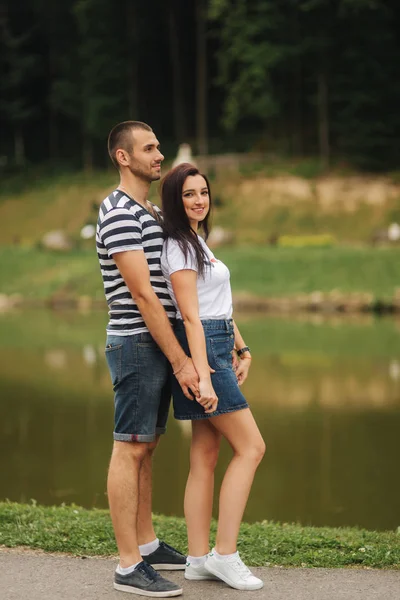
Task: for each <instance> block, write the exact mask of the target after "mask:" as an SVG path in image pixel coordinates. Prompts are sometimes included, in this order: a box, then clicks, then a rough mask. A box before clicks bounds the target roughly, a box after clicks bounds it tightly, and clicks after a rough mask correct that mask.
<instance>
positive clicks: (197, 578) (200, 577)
mask: <svg viewBox="0 0 400 600" xmlns="http://www.w3.org/2000/svg"><path fill="white" fill-rule="evenodd" d="M185 579H188V580H189V581H217V579H219V578H218V577H216V576H215V575H213V574H212V573H210V574H209V575H186V573H185Z"/></svg>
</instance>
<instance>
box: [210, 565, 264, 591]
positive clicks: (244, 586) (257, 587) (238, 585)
mask: <svg viewBox="0 0 400 600" xmlns="http://www.w3.org/2000/svg"><path fill="white" fill-rule="evenodd" d="M205 568H206V569H207V571H209V572H210V573H212V574H213V575H215V576H216V577H218V579H221V580H222V581H224V582H225V583H226V584H227V585H229V586H230V587H232V588H234V589H235V590H242V591H246V592H252V591H253V590H261V588H262V587H264V582H263V581H261V583H257V584H254V585H248V584H246V583H232V581H230V580H229V578H228V577H226V576H225V575H224V574H223V573H218V571H217V570H214V569H212V568H211V567H210V566H209V565H206V567H205Z"/></svg>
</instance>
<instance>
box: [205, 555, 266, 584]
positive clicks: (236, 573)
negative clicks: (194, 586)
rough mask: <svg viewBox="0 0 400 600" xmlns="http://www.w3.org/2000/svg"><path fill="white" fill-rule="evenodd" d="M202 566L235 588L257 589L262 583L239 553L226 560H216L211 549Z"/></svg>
mask: <svg viewBox="0 0 400 600" xmlns="http://www.w3.org/2000/svg"><path fill="white" fill-rule="evenodd" d="M204 567H205V569H206V570H207V571H209V572H210V573H212V574H213V575H216V576H217V577H218V578H219V579H222V581H225V583H227V584H228V585H230V586H231V587H233V588H235V589H236V590H259V589H260V588H262V587H263V585H264V582H263V581H261V579H258V577H255V576H254V575H253V573H252V572H251V571H250V569H249V568H248V567H246V565H245V564H244V562H243V561H242V559H241V558H240V556H239V553H238V554H237V556H233V557H232V558H229V559H227V560H218V559H217V558H216V557H215V554H214V551H213V550H212V551H211V552H210V554H209V555H208V557H207V560H206V564H205V565H204Z"/></svg>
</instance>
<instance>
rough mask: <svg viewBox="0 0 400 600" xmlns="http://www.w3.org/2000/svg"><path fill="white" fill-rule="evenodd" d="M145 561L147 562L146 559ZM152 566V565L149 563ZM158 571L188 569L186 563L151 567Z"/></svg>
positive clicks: (161, 564) (162, 564)
mask: <svg viewBox="0 0 400 600" xmlns="http://www.w3.org/2000/svg"><path fill="white" fill-rule="evenodd" d="M143 560H146V558H144V559H143ZM149 564H150V565H151V563H149ZM151 566H152V567H153V569H155V570H156V571H183V570H184V569H185V568H186V563H184V564H183V565H177V564H166V563H160V564H155V565H151Z"/></svg>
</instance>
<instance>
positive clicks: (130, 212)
mask: <svg viewBox="0 0 400 600" xmlns="http://www.w3.org/2000/svg"><path fill="white" fill-rule="evenodd" d="M108 151H109V154H110V157H111V160H112V162H113V164H114V165H115V167H116V168H117V169H118V170H119V174H120V184H119V186H118V188H117V189H116V190H115V191H113V192H112V193H111V194H110V195H109V196H108V198H106V199H105V200H104V201H103V202H102V204H101V206H100V211H99V220H98V225H97V234H96V242H97V252H98V257H99V261H100V268H101V272H102V276H103V282H104V289H105V294H106V299H107V302H108V306H109V317H110V318H109V323H108V326H107V342H106V357H107V362H108V366H109V370H110V374H111V379H112V383H113V388H114V393H115V427H114V446H113V451H112V456H111V461H110V467H109V473H108V482H107V489H108V499H109V504H110V512H111V518H112V522H113V527H114V532H115V537H116V541H117V545H118V550H119V556H120V562H119V565H118V567H117V570H116V572H115V577H114V587H115V588H116V589H117V590H121V591H128V592H131V593H136V594H139V595H145V596H156V597H170V596H177V595H179V594H181V593H182V589H181V588H180V587H179V586H178V585H176V584H174V583H172V582H170V581H168V580H167V579H165V578H163V577H161V576H160V575H159V573H158V572H157V571H156V570H155V569H158V570H160V569H184V568H185V557H184V556H183V555H182V554H180V553H179V552H177V551H176V550H175V549H174V548H172V547H171V546H168V544H165V543H164V542H159V540H158V538H157V536H156V534H155V531H154V528H153V523H152V515H151V491H152V487H151V461H152V454H153V452H154V449H155V447H156V445H157V443H158V439H159V436H160V434H162V433H164V432H165V427H166V422H167V417H168V409H169V403H170V387H169V383H170V376H171V367H172V370H173V372H174V374H175V376H176V378H177V379H178V382H179V383H180V385H181V387H182V390H183V392H184V393H185V395H186V396H187V397H188V398H190V399H193V396H192V395H191V393H192V394H194V395H198V376H197V373H196V371H195V369H194V366H193V363H192V360H191V359H190V358H188V357H187V356H186V355H185V353H184V352H183V350H182V348H181V346H180V345H179V343H178V341H177V340H176V338H175V336H174V333H173V330H172V327H171V324H170V320H172V319H173V318H174V317H175V312H174V308H173V305H172V301H171V299H170V297H169V295H168V292H167V286H166V283H165V281H164V278H163V277H162V273H161V266H160V257H161V251H162V229H161V226H160V218H161V217H160V211H159V209H158V208H157V207H156V206H154V205H153V204H151V203H150V202H148V200H147V195H148V192H149V188H150V185H151V183H152V181H157V180H158V179H160V177H161V163H162V161H163V160H164V156H163V155H162V154H161V152H160V145H159V142H158V140H157V138H156V136H155V135H154V133H153V131H152V129H151V127H149V126H148V125H146V124H145V123H141V122H138V121H126V122H124V123H120V124H118V125H116V126H115V127H114V128H113V129H112V131H111V133H110V135H109V139H108ZM153 567H154V568H153Z"/></svg>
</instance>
